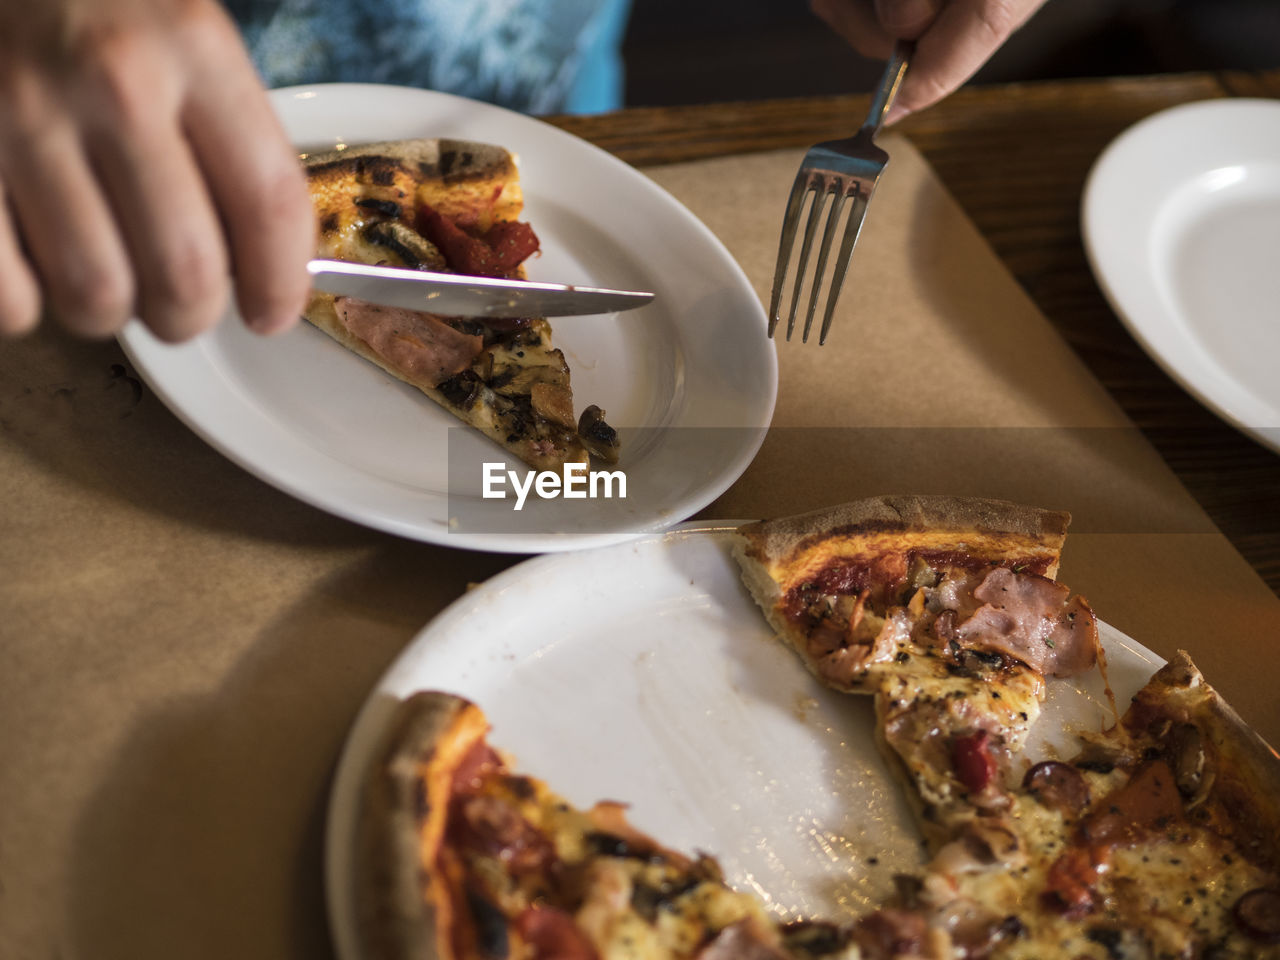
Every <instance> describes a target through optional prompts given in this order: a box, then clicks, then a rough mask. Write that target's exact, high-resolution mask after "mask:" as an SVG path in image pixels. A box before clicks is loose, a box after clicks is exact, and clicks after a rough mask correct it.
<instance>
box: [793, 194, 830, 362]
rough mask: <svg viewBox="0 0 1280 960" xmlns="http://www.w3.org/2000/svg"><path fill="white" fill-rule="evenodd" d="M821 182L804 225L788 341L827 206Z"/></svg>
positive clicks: (797, 262) (797, 263)
mask: <svg viewBox="0 0 1280 960" xmlns="http://www.w3.org/2000/svg"><path fill="white" fill-rule="evenodd" d="M823 186H824V185H823V183H822V182H821V180H817V181H815V182H814V183H813V186H812V190H813V203H812V204H810V206H809V219H808V220H807V221H806V222H805V225H804V240H803V241H801V243H800V258H799V259H798V260H797V261H796V283H795V286H794V287H793V288H792V290H791V310H790V312H789V313H788V314H787V339H788V340H790V339H791V335H792V333H794V332H795V329H796V307H797V306H799V304H800V289H801V287H803V286H804V278H805V275H806V274H807V273H808V270H809V253H810V251H812V250H813V237H814V235H815V234H816V233H817V232H818V218H819V217H821V216H822V208H823V207H824V206H826V204H827V191H826V190H825V189H820V188H821V187H823Z"/></svg>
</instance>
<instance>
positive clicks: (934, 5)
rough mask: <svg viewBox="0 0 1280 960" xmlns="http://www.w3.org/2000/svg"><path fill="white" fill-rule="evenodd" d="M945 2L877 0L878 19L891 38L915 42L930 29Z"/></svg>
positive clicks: (937, 0)
mask: <svg viewBox="0 0 1280 960" xmlns="http://www.w3.org/2000/svg"><path fill="white" fill-rule="evenodd" d="M942 3H943V0H875V4H876V19H878V20H879V21H880V25H881V26H882V27H883V28H884V30H885V32H886V33H888V34H889V35H890V36H893V37H896V38H898V39H899V40H914V39H916V37H918V36H920V34H922V33H924V31H925V30H926V29H927V28H928V27H929V25H930V24H932V23H933V21H934V20H935V19H936V18H937V16H938V12H939V11H940V10H941V9H942Z"/></svg>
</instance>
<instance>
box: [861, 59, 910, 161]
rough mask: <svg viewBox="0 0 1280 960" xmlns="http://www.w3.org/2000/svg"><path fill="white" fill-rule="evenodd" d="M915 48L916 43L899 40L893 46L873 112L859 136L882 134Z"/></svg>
mask: <svg viewBox="0 0 1280 960" xmlns="http://www.w3.org/2000/svg"><path fill="white" fill-rule="evenodd" d="M915 48H916V45H915V41H912V40H899V41H898V42H897V43H895V44H894V45H893V53H892V55H891V56H890V57H889V62H888V63H886V64H885V67H884V74H883V75H882V76H881V77H880V83H879V84H877V85H876V92H875V96H874V97H872V99H871V110H870V111H869V112H868V113H867V119H866V120H865V121H864V122H863V124H862V129H861V130H859V131H858V133H859V135H861V136H866V137H868V138H871V139H873V138H874V137H875V135H876V134H878V133H879V132H880V127H881V126H882V125H883V124H884V117H885V114H886V113H888V112H889V108H890V107H891V106H893V98H894V97H896V96H897V95H898V88H899V87H900V86H902V78H903V77H905V76H906V75H907V64H908V63H909V62H910V61H911V54H912V53H914V52H915Z"/></svg>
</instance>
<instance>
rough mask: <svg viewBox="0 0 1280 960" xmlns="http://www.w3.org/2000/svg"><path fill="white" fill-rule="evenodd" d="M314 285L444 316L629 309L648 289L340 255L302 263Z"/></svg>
mask: <svg viewBox="0 0 1280 960" xmlns="http://www.w3.org/2000/svg"><path fill="white" fill-rule="evenodd" d="M307 270H308V272H309V273H310V274H311V282H312V286H313V287H314V288H315V289H316V290H322V291H324V292H326V293H332V294H336V295H338V296H343V297H356V298H357V299H360V300H368V301H370V302H371V303H380V304H383V305H384V306H391V307H404V308H405V309H408V310H422V311H425V312H427V313H434V314H438V315H440V316H445V317H569V316H577V315H583V314H593V313H615V312H617V311H619V310H633V309H635V308H636V307H643V306H644V305H645V304H646V303H649V302H650V301H651V300H653V294H652V293H646V292H641V291H636V290H609V289H605V288H602V287H582V286H576V285H572V284H563V283H540V282H534V281H530V280H501V279H494V278H491V277H469V276H464V275H462V274H457V273H432V272H429V271H426V270H409V269H407V268H404V267H385V266H372V265H370V264H365V263H349V262H347V261H345V260H312V261H311V262H310V263H308V264H307Z"/></svg>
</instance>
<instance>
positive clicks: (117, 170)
mask: <svg viewBox="0 0 1280 960" xmlns="http://www.w3.org/2000/svg"><path fill="white" fill-rule="evenodd" d="M141 43H142V44H143V45H144V46H146V45H149V44H150V41H149V40H148V39H143V40H142V41H141ZM126 54H127V55H126ZM90 76H91V78H92V80H93V81H94V82H93V83H92V84H91V88H92V89H93V91H94V94H93V100H94V101H96V103H95V106H96V107H97V108H98V109H96V110H95V111H94V114H95V116H96V117H97V118H98V122H96V123H95V124H94V131H93V133H92V134H90V136H89V139H88V146H89V150H90V156H91V159H92V161H93V163H94V165H95V168H96V170H97V172H98V175H99V178H100V180H101V182H102V184H103V186H104V188H105V189H106V192H107V196H108V199H109V201H110V203H111V206H112V208H113V209H114V211H115V215H116V219H117V223H118V224H119V226H120V230H121V233H122V235H123V237H124V240H125V244H126V246H127V248H128V251H129V255H130V257H131V259H132V261H133V269H134V275H135V277H136V279H137V312H138V315H139V317H141V319H142V320H143V322H144V323H146V325H147V326H148V327H150V328H151V330H152V331H153V332H155V334H156V335H157V336H159V337H160V338H161V339H163V340H169V341H181V340H186V339H189V338H190V337H193V336H195V335H196V334H198V333H200V332H201V331H203V330H205V329H208V328H209V327H212V326H213V325H214V324H215V323H216V322H217V321H218V319H219V318H220V317H221V315H222V312H223V310H224V309H225V307H226V302H227V294H228V285H229V278H228V267H227V254H226V246H225V242H224V239H223V234H222V226H221V224H220V223H219V222H218V218H217V216H216V214H215V213H214V210H213V204H212V202H211V201H210V198H209V195H208V192H207V190H206V189H205V186H204V177H203V175H202V174H201V172H200V169H199V167H198V166H197V165H196V162H195V158H194V157H193V156H192V154H191V150H190V148H189V146H188V144H187V142H186V139H185V137H184V135H183V131H182V130H181V128H180V126H179V121H178V107H179V95H178V94H179V89H178V84H177V83H176V82H175V81H174V80H173V79H171V78H173V77H176V76H177V67H176V66H175V65H173V64H171V63H170V62H169V60H168V57H167V56H166V55H165V54H164V52H163V51H161V50H160V49H158V48H155V49H141V50H131V51H123V50H116V51H114V53H113V54H111V55H108V56H105V57H104V58H103V59H102V60H101V61H100V62H99V63H97V64H92V65H90Z"/></svg>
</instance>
